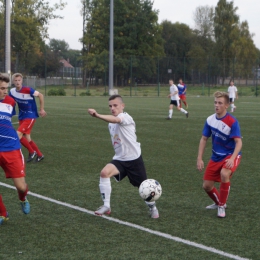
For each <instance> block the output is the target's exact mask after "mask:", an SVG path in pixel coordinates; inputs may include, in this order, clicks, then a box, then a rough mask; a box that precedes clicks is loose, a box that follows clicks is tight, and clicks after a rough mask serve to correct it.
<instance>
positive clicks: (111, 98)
mask: <svg viewBox="0 0 260 260" xmlns="http://www.w3.org/2000/svg"><path fill="white" fill-rule="evenodd" d="M116 98H120V99H121V101H122V102H123V99H122V97H121V96H120V95H112V96H110V97H109V99H108V100H109V101H110V100H114V99H116Z"/></svg>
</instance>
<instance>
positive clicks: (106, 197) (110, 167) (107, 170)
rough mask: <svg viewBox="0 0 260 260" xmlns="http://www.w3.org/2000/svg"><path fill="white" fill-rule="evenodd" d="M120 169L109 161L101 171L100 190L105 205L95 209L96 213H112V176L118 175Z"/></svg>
mask: <svg viewBox="0 0 260 260" xmlns="http://www.w3.org/2000/svg"><path fill="white" fill-rule="evenodd" d="M118 174H119V170H118V169H117V167H116V166H115V165H114V164H112V163H108V164H107V165H106V166H105V167H104V168H103V169H102V170H101V172H100V180H99V190H100V194H101V198H102V200H103V202H104V205H103V206H101V207H100V208H98V209H97V210H96V211H95V214H96V215H99V216H101V215H103V214H110V213H111V208H110V197H111V192H112V187H111V181H110V178H111V177H113V176H115V175H118Z"/></svg>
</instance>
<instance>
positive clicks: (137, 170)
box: [88, 95, 159, 218]
mask: <svg viewBox="0 0 260 260" xmlns="http://www.w3.org/2000/svg"><path fill="white" fill-rule="evenodd" d="M124 108H125V104H124V103H123V100H122V97H121V96H120V95H113V96H111V97H110V98H109V109H110V111H111V114H112V115H101V114H98V113H97V111H96V110H95V109H92V108H90V109H88V113H89V114H90V115H91V116H93V117H96V118H99V119H102V120H104V121H106V122H108V123H109V124H108V129H109V132H110V136H111V141H112V145H113V147H114V150H115V155H114V157H113V160H112V161H111V162H110V163H108V164H107V165H106V166H105V167H104V168H103V169H102V170H101V172H100V182H99V189H100V193H101V197H102V200H103V202H104V205H103V206H101V207H99V208H98V209H97V210H96V211H95V214H96V215H99V216H102V215H103V214H110V213H111V208H110V196H111V191H112V189H111V182H110V178H111V177H115V179H116V180H117V181H121V180H122V179H123V178H125V177H126V176H127V177H128V179H129V181H130V183H131V184H132V185H133V186H135V187H139V186H140V184H141V183H142V182H143V181H144V180H146V179H147V176H146V170H145V166H144V162H143V159H142V155H141V147H140V143H138V142H137V137H136V134H135V132H136V129H135V122H134V120H133V118H132V117H131V116H130V115H129V114H127V113H126V112H124ZM145 203H146V204H147V205H148V207H149V210H150V215H151V217H152V218H159V212H158V210H157V208H156V205H155V202H145Z"/></svg>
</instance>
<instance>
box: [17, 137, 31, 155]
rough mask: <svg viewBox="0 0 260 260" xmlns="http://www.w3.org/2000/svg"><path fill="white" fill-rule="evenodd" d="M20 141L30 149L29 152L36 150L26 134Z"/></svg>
mask: <svg viewBox="0 0 260 260" xmlns="http://www.w3.org/2000/svg"><path fill="white" fill-rule="evenodd" d="M20 142H21V144H22V145H23V146H24V147H25V148H26V149H27V150H28V151H29V153H33V152H34V149H33V148H32V146H31V145H30V143H29V142H28V140H27V139H26V138H25V137H24V136H23V137H22V138H21V139H20Z"/></svg>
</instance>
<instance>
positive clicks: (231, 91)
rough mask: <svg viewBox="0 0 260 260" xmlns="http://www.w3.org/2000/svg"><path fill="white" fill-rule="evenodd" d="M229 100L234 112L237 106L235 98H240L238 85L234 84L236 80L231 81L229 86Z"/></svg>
mask: <svg viewBox="0 0 260 260" xmlns="http://www.w3.org/2000/svg"><path fill="white" fill-rule="evenodd" d="M228 94H229V101H230V107H231V110H230V112H234V111H235V109H236V108H237V107H236V106H235V98H236V99H238V93H237V87H236V86H234V81H230V86H229V87H228Z"/></svg>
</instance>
